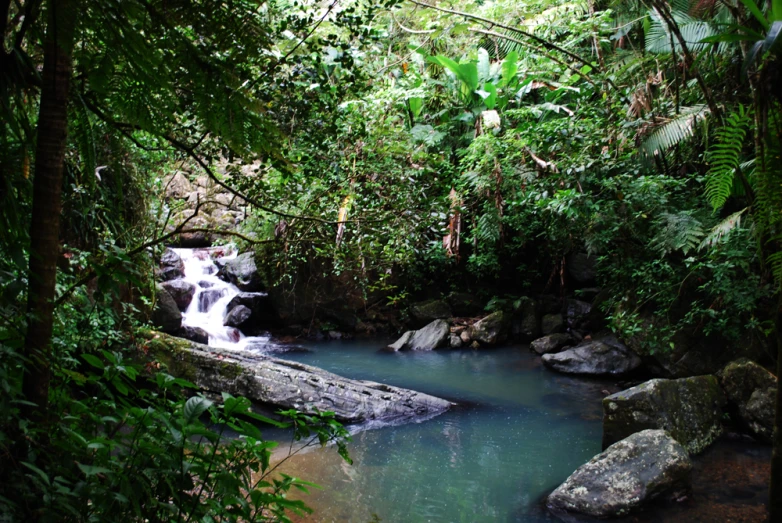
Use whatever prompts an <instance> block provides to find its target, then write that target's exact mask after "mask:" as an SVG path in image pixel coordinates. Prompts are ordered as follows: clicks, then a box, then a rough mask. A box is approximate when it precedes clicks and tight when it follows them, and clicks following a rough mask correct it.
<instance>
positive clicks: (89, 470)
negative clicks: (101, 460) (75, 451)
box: [77, 463, 111, 476]
mask: <svg viewBox="0 0 782 523" xmlns="http://www.w3.org/2000/svg"><path fill="white" fill-rule="evenodd" d="M77 465H79V468H80V469H81V471H82V472H84V474H85V475H87V476H94V475H95V474H108V473H109V472H111V470H110V469H107V468H105V467H93V466H92V465H85V464H84V463H77Z"/></svg>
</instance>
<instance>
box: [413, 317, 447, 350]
mask: <svg viewBox="0 0 782 523" xmlns="http://www.w3.org/2000/svg"><path fill="white" fill-rule="evenodd" d="M450 333H451V331H450V329H449V328H448V322H447V321H445V320H434V321H433V322H432V323H430V324H429V325H427V326H426V327H424V328H423V329H419V330H417V331H415V332H413V334H412V336H410V340H409V341H408V342H407V347H406V348H407V349H409V350H434V349H439V348H440V347H444V346H445V345H446V344H447V343H448V336H449V335H450Z"/></svg>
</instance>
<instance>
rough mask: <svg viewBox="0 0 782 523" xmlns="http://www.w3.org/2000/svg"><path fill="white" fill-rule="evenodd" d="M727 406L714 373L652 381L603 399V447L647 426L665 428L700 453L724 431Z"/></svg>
mask: <svg viewBox="0 0 782 523" xmlns="http://www.w3.org/2000/svg"><path fill="white" fill-rule="evenodd" d="M724 405H725V396H724V394H723V392H722V389H720V386H719V383H718V382H717V378H716V377H715V376H695V377H692V378H681V379H678V380H665V379H654V380H649V381H647V382H645V383H642V384H640V385H638V386H636V387H632V388H630V389H627V390H623V391H621V392H617V393H616V394H612V395H611V396H608V397H606V398H604V399H603V448H606V447H607V446H608V445H611V444H612V443H614V442H616V441H619V440H621V439H624V438H626V437H627V436H629V435H631V434H633V433H635V432H640V431H642V430H644V429H663V430H666V431H668V433H669V434H670V435H671V437H673V438H674V439H676V441H678V442H679V443H681V444H682V445H683V446H684V448H686V449H687V451H689V452H691V453H693V454H698V453H700V452H702V451H703V450H705V449H706V447H708V446H709V445H711V444H712V443H713V442H714V441H715V440H716V439H717V438H718V437H719V436H720V435H721V434H722V424H721V422H720V421H721V419H722V407H723V406H724Z"/></svg>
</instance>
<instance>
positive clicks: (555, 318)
mask: <svg viewBox="0 0 782 523" xmlns="http://www.w3.org/2000/svg"><path fill="white" fill-rule="evenodd" d="M563 330H565V320H564V319H563V318H562V315H561V314H559V313H555V314H546V315H544V316H543V318H541V320H540V332H542V333H543V334H544V335H545V334H554V333H557V332H562V331H563Z"/></svg>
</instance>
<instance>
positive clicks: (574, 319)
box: [565, 300, 592, 328]
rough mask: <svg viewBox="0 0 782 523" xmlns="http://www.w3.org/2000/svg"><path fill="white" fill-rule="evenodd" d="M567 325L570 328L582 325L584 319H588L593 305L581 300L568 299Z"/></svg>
mask: <svg viewBox="0 0 782 523" xmlns="http://www.w3.org/2000/svg"><path fill="white" fill-rule="evenodd" d="M566 311H567V312H566V314H565V317H566V320H567V325H568V327H570V328H576V327H578V326H579V325H581V324H582V323H583V322H584V320H586V319H587V317H588V316H589V313H590V312H592V305H591V304H589V303H587V302H585V301H580V300H567V309H566Z"/></svg>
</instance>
